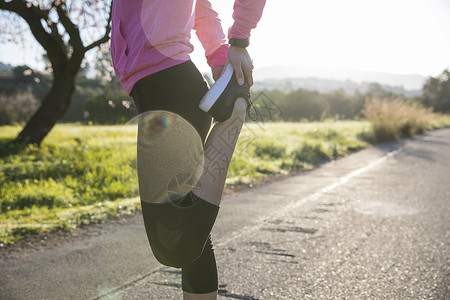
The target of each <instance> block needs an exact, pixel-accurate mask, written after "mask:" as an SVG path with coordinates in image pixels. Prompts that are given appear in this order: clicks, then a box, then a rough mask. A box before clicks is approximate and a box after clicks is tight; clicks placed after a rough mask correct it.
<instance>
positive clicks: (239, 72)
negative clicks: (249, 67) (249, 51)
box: [234, 64, 245, 85]
mask: <svg viewBox="0 0 450 300" xmlns="http://www.w3.org/2000/svg"><path fill="white" fill-rule="evenodd" d="M234 71H235V72H236V81H237V82H238V84H239V85H243V84H244V82H245V81H244V73H243V72H242V65H241V64H239V66H238V67H237V68H234Z"/></svg>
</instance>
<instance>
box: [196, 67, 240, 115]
mask: <svg viewBox="0 0 450 300" xmlns="http://www.w3.org/2000/svg"><path fill="white" fill-rule="evenodd" d="M233 72H234V69H233V66H232V65H231V64H230V63H227V64H226V65H225V70H224V71H223V73H222V75H221V76H220V78H219V79H218V80H217V81H216V83H214V84H213V86H212V87H211V88H210V89H209V91H208V92H207V93H206V94H205V96H203V98H202V100H201V101H200V104H199V105H198V107H199V108H200V109H201V110H203V111H204V112H209V110H210V109H211V107H212V106H213V105H214V103H216V101H217V99H219V97H220V95H221V94H222V93H223V91H224V90H225V88H226V87H227V85H228V83H229V82H230V80H231V76H233Z"/></svg>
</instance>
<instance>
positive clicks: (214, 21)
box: [194, 0, 229, 69]
mask: <svg viewBox="0 0 450 300" xmlns="http://www.w3.org/2000/svg"><path fill="white" fill-rule="evenodd" d="M194 30H195V33H196V34H197V36H198V39H199V40H200V42H201V43H202V45H203V48H204V49H205V56H206V59H207V61H208V65H209V66H210V67H211V69H214V67H216V66H221V65H222V66H223V65H225V63H226V62H227V50H228V47H229V46H228V44H227V40H226V38H225V34H224V33H223V29H222V25H221V24H220V19H219V16H218V15H217V13H216V12H215V11H214V10H213V9H212V7H211V3H209V1H208V0H197V3H196V5H195V23H194Z"/></svg>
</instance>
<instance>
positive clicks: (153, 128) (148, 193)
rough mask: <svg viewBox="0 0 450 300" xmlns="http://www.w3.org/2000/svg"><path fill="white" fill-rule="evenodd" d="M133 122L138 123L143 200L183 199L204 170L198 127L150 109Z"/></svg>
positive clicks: (156, 201)
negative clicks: (196, 128)
mask: <svg viewBox="0 0 450 300" xmlns="http://www.w3.org/2000/svg"><path fill="white" fill-rule="evenodd" d="M129 123H130V124H137V125H138V140H137V169H138V178H139V190H140V195H141V200H142V201H145V202H149V203H165V202H170V201H175V200H178V199H181V198H183V197H184V196H185V195H186V194H187V193H189V192H190V191H191V190H192V189H193V187H194V186H195V185H196V183H197V181H198V179H199V178H200V175H201V174H202V171H203V164H204V152H203V143H202V141H201V138H200V136H199V135H198V133H197V131H196V130H195V128H194V127H193V126H192V125H191V124H190V123H189V122H188V121H186V120H185V119H183V118H182V117H181V116H179V115H177V114H174V113H171V112H168V111H150V112H146V113H143V114H140V115H139V116H137V117H135V118H133V119H132V120H131V121H130V122H129Z"/></svg>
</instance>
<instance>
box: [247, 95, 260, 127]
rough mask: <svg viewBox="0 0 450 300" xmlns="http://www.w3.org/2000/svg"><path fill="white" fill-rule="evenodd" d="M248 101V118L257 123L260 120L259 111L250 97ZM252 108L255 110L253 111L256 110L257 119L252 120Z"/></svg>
mask: <svg viewBox="0 0 450 300" xmlns="http://www.w3.org/2000/svg"><path fill="white" fill-rule="evenodd" d="M247 101H248V106H247V116H248V117H249V118H250V119H251V120H252V121H253V122H256V121H258V119H259V112H258V109H257V108H256V106H255V105H254V104H253V102H252V100H250V97H249V98H248V100H247ZM252 108H253V110H254V111H255V113H256V118H252V116H251V113H250V111H251V110H252Z"/></svg>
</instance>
